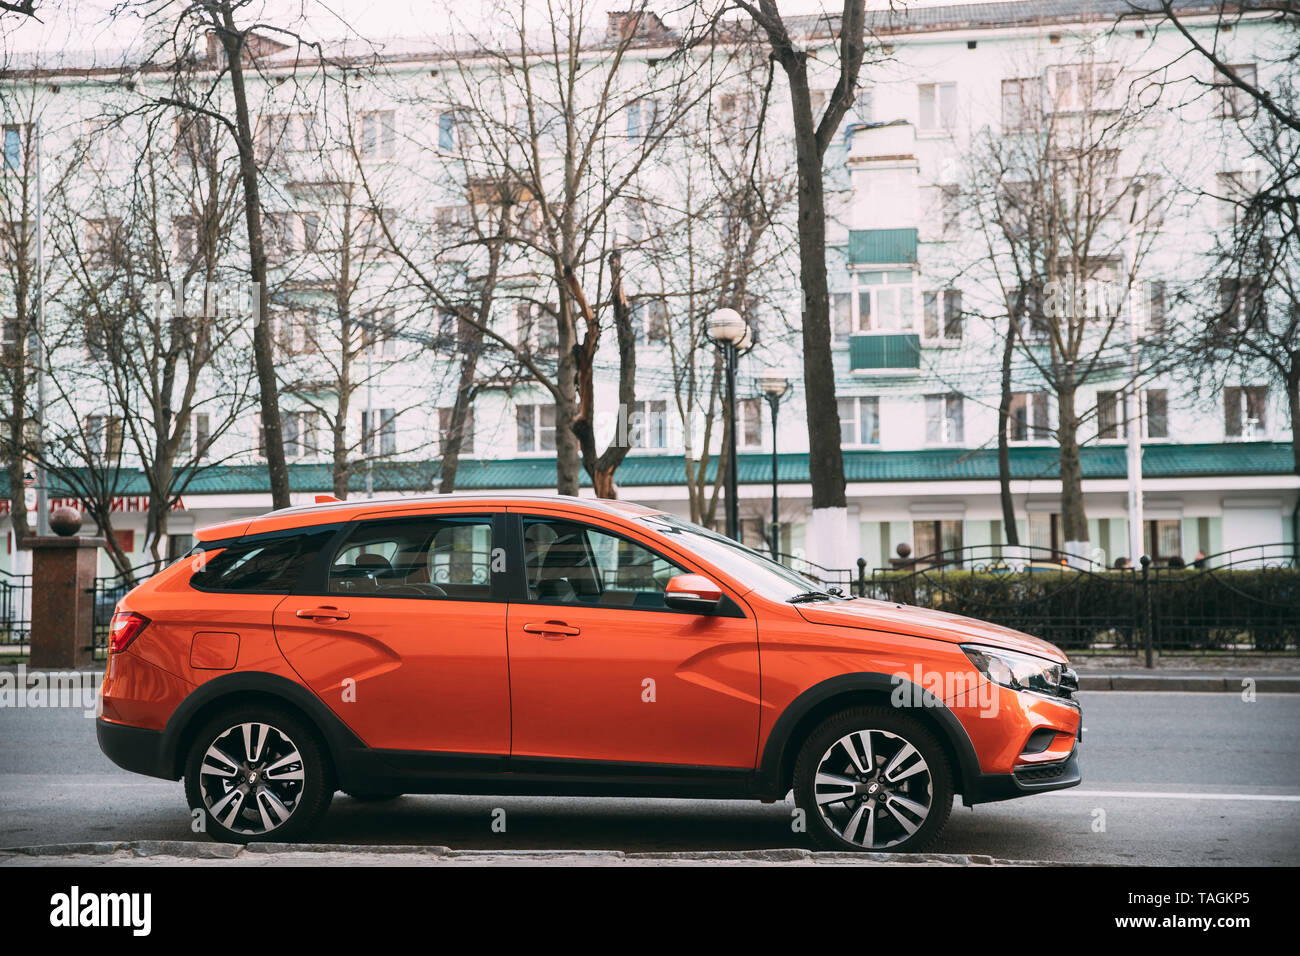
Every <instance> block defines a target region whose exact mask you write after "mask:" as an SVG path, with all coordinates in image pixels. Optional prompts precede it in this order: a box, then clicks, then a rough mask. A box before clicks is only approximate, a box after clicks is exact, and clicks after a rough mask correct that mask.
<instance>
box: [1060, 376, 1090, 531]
mask: <svg viewBox="0 0 1300 956" xmlns="http://www.w3.org/2000/svg"><path fill="white" fill-rule="evenodd" d="M1074 400H1075V394H1074V388H1073V387H1070V388H1061V389H1058V390H1057V393H1056V401H1057V408H1058V418H1059V421H1058V422H1057V439H1058V441H1059V442H1060V445H1061V458H1060V468H1061V538H1062V543H1065V542H1069V541H1087V540H1088V516H1087V514H1086V512H1085V511H1084V507H1083V467H1082V465H1081V464H1080V462H1079V419H1078V416H1077V415H1076V413H1075V410H1074Z"/></svg>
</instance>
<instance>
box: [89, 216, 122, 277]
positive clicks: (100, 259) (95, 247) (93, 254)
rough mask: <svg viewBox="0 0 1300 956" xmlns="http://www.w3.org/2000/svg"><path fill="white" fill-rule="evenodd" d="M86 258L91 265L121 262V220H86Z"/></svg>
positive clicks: (118, 263) (112, 264)
mask: <svg viewBox="0 0 1300 956" xmlns="http://www.w3.org/2000/svg"><path fill="white" fill-rule="evenodd" d="M86 260H87V264H88V265H90V266H91V267H100V268H102V267H105V266H118V265H121V264H122V220H121V219H117V218H108V219H87V220H86Z"/></svg>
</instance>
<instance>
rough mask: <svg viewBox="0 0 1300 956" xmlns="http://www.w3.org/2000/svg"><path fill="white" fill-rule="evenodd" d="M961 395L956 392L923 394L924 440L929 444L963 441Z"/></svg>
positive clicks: (963, 427) (947, 443)
mask: <svg viewBox="0 0 1300 956" xmlns="http://www.w3.org/2000/svg"><path fill="white" fill-rule="evenodd" d="M965 432H966V429H965V426H964V425H963V423H962V397H961V396H960V395H956V394H948V395H927V396H925V440H926V442H928V443H929V444H931V445H959V444H961V443H962V442H963V441H965Z"/></svg>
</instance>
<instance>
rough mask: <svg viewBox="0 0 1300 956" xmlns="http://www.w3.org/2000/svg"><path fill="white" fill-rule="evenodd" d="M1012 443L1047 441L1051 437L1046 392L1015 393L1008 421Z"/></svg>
mask: <svg viewBox="0 0 1300 956" xmlns="http://www.w3.org/2000/svg"><path fill="white" fill-rule="evenodd" d="M1007 428H1008V430H1009V431H1010V435H1009V436H1008V439H1009V440H1010V441H1046V440H1047V439H1049V438H1050V437H1051V426H1050V423H1049V418H1048V404H1047V393H1046V392H1013V393H1012V394H1011V411H1010V415H1009V417H1008V421H1007Z"/></svg>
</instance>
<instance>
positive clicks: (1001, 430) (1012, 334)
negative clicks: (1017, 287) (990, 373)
mask: <svg viewBox="0 0 1300 956" xmlns="http://www.w3.org/2000/svg"><path fill="white" fill-rule="evenodd" d="M1023 307H1024V293H1023V292H1021V293H1018V294H1017V295H1016V308H1015V310H1014V311H1013V312H1012V313H1011V315H1010V316H1009V317H1008V319H1007V334H1006V338H1005V340H1004V341H1003V343H1002V396H1001V398H1000V399H999V401H998V492H999V494H1000V496H1001V498H1002V528H1003V532H1002V533H1003V536H1004V537H1005V538H1006V540H1007V544H1011V545H1019V544H1020V531H1019V529H1018V528H1017V527H1016V504H1015V501H1014V500H1013V499H1012V497H1011V445H1010V439H1009V438H1008V436H1007V429H1008V427H1009V426H1010V424H1011V358H1012V355H1013V354H1014V352H1015V349H1016V317H1017V316H1019V315H1020V314H1021V311H1020V310H1021V309H1022V308H1023Z"/></svg>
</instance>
